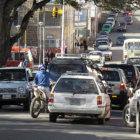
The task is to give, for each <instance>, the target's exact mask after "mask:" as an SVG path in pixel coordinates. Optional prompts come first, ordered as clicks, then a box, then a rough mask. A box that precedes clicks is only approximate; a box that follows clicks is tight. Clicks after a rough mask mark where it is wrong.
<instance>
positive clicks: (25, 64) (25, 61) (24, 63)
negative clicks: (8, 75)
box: [23, 59, 28, 68]
mask: <svg viewBox="0 0 140 140" xmlns="http://www.w3.org/2000/svg"><path fill="white" fill-rule="evenodd" d="M23 66H24V67H25V68H26V67H27V66H28V61H27V59H25V60H24V62H23Z"/></svg>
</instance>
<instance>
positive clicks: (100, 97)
mask: <svg viewBox="0 0 140 140" xmlns="http://www.w3.org/2000/svg"><path fill="white" fill-rule="evenodd" d="M101 104H102V96H97V105H101Z"/></svg>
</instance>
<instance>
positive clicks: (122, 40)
mask: <svg viewBox="0 0 140 140" xmlns="http://www.w3.org/2000/svg"><path fill="white" fill-rule="evenodd" d="M125 39H126V37H125V36H123V35H121V36H118V37H117V39H116V45H123V43H124V40H125Z"/></svg>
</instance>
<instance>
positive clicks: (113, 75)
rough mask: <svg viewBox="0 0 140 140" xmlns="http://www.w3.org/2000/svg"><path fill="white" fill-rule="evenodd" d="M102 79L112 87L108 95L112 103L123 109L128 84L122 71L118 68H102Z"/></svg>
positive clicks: (126, 97)
mask: <svg viewBox="0 0 140 140" xmlns="http://www.w3.org/2000/svg"><path fill="white" fill-rule="evenodd" d="M101 73H102V75H103V79H104V80H105V81H106V82H107V83H108V84H109V85H110V86H111V87H112V88H111V90H110V92H109V95H110V98H111V101H112V104H116V105H120V108H121V109H123V108H124V106H125V105H126V103H127V101H128V100H127V99H128V85H127V80H126V77H125V74H124V71H123V70H122V69H119V68H102V69H101Z"/></svg>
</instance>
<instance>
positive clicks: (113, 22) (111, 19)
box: [106, 17, 115, 27]
mask: <svg viewBox="0 0 140 140" xmlns="http://www.w3.org/2000/svg"><path fill="white" fill-rule="evenodd" d="M106 22H112V25H113V27H114V26H115V19H114V18H113V17H109V18H107V20H106Z"/></svg>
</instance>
